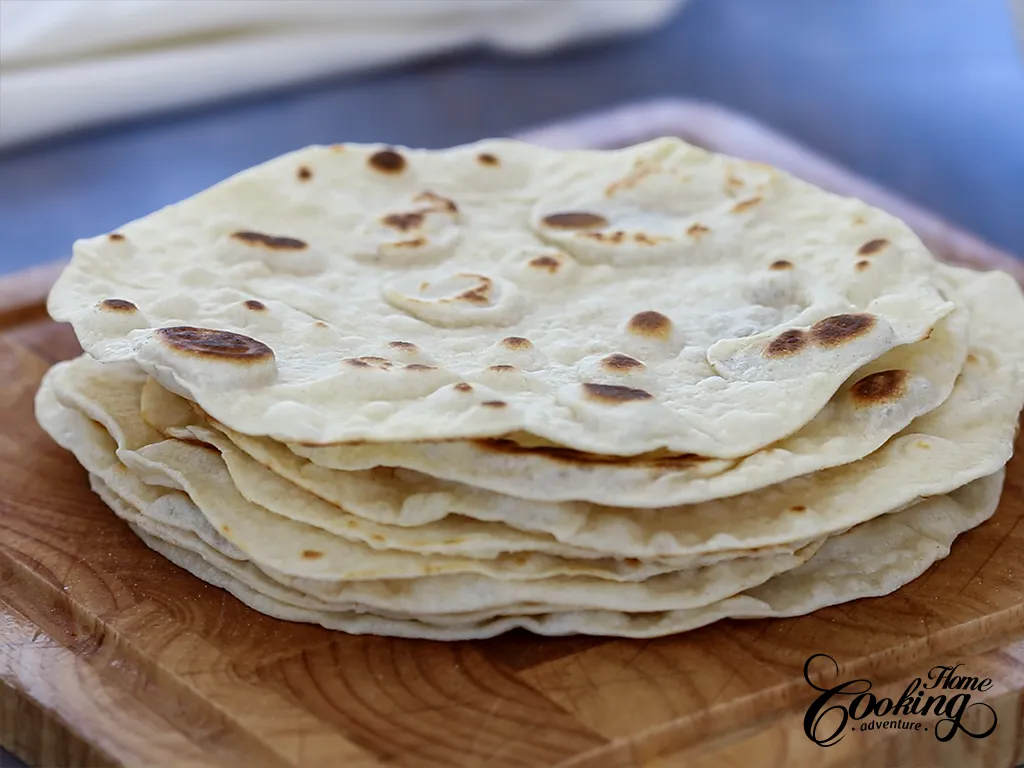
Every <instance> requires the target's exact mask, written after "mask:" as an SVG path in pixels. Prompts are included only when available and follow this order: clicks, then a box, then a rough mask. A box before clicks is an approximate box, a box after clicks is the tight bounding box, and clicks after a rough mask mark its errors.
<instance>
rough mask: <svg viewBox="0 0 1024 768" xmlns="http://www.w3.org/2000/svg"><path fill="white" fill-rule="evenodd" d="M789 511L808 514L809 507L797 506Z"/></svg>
mask: <svg viewBox="0 0 1024 768" xmlns="http://www.w3.org/2000/svg"><path fill="white" fill-rule="evenodd" d="M789 511H790V512H806V511H807V507H805V506H804V505H803V504H797V505H796V506H795V507H790V508H789Z"/></svg>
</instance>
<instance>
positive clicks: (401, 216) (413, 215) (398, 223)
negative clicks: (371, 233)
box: [381, 211, 423, 232]
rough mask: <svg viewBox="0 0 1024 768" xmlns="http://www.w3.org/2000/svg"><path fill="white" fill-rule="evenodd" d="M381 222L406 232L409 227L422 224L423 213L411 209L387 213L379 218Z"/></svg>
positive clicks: (413, 227)
mask: <svg viewBox="0 0 1024 768" xmlns="http://www.w3.org/2000/svg"><path fill="white" fill-rule="evenodd" d="M381 223H383V224H384V225H385V226H387V227H394V228H395V229H398V230H401V231H402V232H406V231H408V230H410V229H415V228H416V227H420V226H423V214H422V213H420V212H419V211H412V212H410V213H389V214H388V215H387V216H385V217H384V218H383V219H381Z"/></svg>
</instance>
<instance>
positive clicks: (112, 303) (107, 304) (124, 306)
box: [100, 299, 139, 312]
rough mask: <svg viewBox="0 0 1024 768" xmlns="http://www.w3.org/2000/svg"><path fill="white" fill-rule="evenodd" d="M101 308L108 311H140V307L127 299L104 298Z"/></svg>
mask: <svg viewBox="0 0 1024 768" xmlns="http://www.w3.org/2000/svg"><path fill="white" fill-rule="evenodd" d="M100 309H104V310H106V311H108V312H138V310H139V308H138V307H136V306H135V305H134V304H132V303H131V302H130V301H128V300H126V299H104V300H103V301H101V302H100Z"/></svg>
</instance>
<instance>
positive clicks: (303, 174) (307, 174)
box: [295, 165, 313, 181]
mask: <svg viewBox="0 0 1024 768" xmlns="http://www.w3.org/2000/svg"><path fill="white" fill-rule="evenodd" d="M295 175H296V176H298V177H299V181H309V180H310V179H312V178H313V171H311V170H310V169H309V166H308V165H300V166H299V170H297V171H296V172H295Z"/></svg>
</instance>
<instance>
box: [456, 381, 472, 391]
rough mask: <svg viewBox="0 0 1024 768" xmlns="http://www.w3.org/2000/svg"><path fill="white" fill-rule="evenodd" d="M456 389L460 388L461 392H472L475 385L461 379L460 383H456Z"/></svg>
mask: <svg viewBox="0 0 1024 768" xmlns="http://www.w3.org/2000/svg"><path fill="white" fill-rule="evenodd" d="M455 389H456V390H458V391H459V392H472V391H473V385H472V384H469V383H467V382H465V381H460V382H459V383H458V384H456V385H455Z"/></svg>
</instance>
